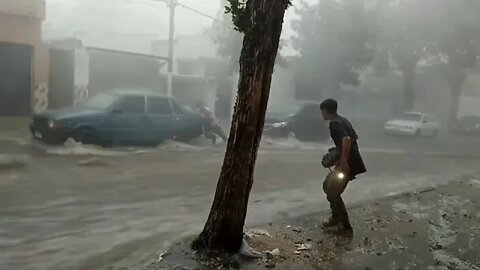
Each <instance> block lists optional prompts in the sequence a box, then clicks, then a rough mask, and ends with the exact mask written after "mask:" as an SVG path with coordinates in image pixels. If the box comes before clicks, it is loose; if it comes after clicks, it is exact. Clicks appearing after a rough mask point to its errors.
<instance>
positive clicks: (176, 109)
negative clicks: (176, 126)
mask: <svg viewBox="0 0 480 270" xmlns="http://www.w3.org/2000/svg"><path fill="white" fill-rule="evenodd" d="M171 103H172V108H173V113H174V114H177V115H180V114H183V109H182V108H181V107H180V106H179V105H178V104H177V103H175V102H174V101H171Z"/></svg>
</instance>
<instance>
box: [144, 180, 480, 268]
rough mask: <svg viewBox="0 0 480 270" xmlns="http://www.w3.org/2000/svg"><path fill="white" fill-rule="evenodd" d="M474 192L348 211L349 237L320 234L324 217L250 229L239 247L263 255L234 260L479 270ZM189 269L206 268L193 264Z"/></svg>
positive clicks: (479, 203) (414, 196)
mask: <svg viewBox="0 0 480 270" xmlns="http://www.w3.org/2000/svg"><path fill="white" fill-rule="evenodd" d="M469 184H472V186H473V188H472V186H470V185H469ZM479 192H480V185H478V186H477V185H476V184H474V183H472V181H471V180H470V179H468V180H462V181H458V182H453V183H449V184H447V185H444V186H439V187H437V188H436V189H434V190H430V191H428V192H422V193H410V194H406V195H405V196H399V197H396V198H388V199H384V200H382V202H381V203H375V202H371V203H365V204H363V205H361V206H360V207H355V208H353V209H350V211H349V212H350V217H351V221H352V223H353V227H354V235H353V236H342V235H335V234H333V233H327V232H325V231H323V230H322V229H321V226H320V224H322V222H323V221H324V220H325V219H326V218H327V215H326V213H325V214H323V215H319V214H313V215H308V216H304V217H301V218H296V219H294V220H286V221H284V223H280V224H272V225H271V226H269V230H268V232H267V233H265V232H266V231H263V230H250V231H249V234H250V235H252V236H253V237H251V238H250V245H251V248H250V245H248V244H247V243H246V241H244V242H245V243H246V245H245V247H242V249H244V248H245V249H248V250H253V249H256V250H263V256H262V257H261V258H260V257H257V258H256V259H253V260H251V259H250V260H246V261H245V260H239V261H238V265H239V266H241V267H239V268H241V269H245V270H262V269H266V268H267V269H273V268H275V269H303V270H310V269H345V270H347V269H348V270H349V269H362V270H363V269H460V270H463V269H465V270H466V269H473V270H480V257H479V256H478V254H479V252H480V234H479V233H478V231H479V229H480V226H479V225H478V224H480V214H478V213H477V209H478V208H479V207H480V200H478V193H479ZM286 224H289V225H286ZM242 246H243V245H242ZM193 257H195V256H193ZM170 258H171V257H170V256H169V257H168V259H167V260H163V261H162V262H161V263H160V264H158V265H157V266H158V267H157V268H148V270H159V269H170V268H165V265H168V261H169V260H170ZM173 263H175V260H174V261H173ZM195 263H197V264H195ZM192 265H194V267H193V269H204V268H202V267H200V266H201V264H200V265H198V261H197V262H195V261H193V262H192ZM195 265H197V266H198V267H197V268H195ZM217 265H221V264H219V263H217ZM161 266H162V267H164V268H161ZM239 268H222V267H220V268H218V267H217V268H208V269H239ZM135 270H136V269H135ZM142 270H143V269H142Z"/></svg>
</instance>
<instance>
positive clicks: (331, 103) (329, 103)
mask: <svg viewBox="0 0 480 270" xmlns="http://www.w3.org/2000/svg"><path fill="white" fill-rule="evenodd" d="M337 108H338V103H337V101H336V100H335V99H331V98H329V99H325V100H324V101H323V102H322V103H321V104H320V110H322V111H326V112H327V113H329V114H337Z"/></svg>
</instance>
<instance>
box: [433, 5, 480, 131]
mask: <svg viewBox="0 0 480 270" xmlns="http://www.w3.org/2000/svg"><path fill="white" fill-rule="evenodd" d="M431 7H432V10H433V9H434V10H436V12H437V13H438V16H437V20H436V21H435V28H432V31H434V33H435V37H434V40H433V44H432V45H431V46H430V48H429V52H430V53H431V54H432V55H433V56H434V57H436V64H437V65H438V66H439V67H440V70H441V71H442V77H443V78H445V80H446V82H447V84H448V86H449V87H450V90H451V103H450V108H449V124H450V125H453V124H455V123H456V121H457V115H458V109H459V102H460V96H461V93H462V88H463V86H464V84H465V81H466V79H467V76H468V74H469V72H470V71H471V70H472V69H473V68H474V67H475V65H476V64H477V60H478V58H479V57H480V30H479V29H480V17H479V16H478V14H479V13H480V2H479V1H470V0H457V1H448V0H442V1H435V3H433V4H432V6H431Z"/></svg>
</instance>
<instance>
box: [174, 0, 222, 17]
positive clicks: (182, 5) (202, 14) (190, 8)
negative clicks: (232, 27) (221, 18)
mask: <svg viewBox="0 0 480 270" xmlns="http://www.w3.org/2000/svg"><path fill="white" fill-rule="evenodd" d="M177 5H179V6H181V7H183V8H184V9H188V10H190V11H192V12H194V13H197V14H198V15H201V16H204V17H207V18H210V19H212V20H214V21H218V19H217V18H215V17H213V16H211V15H208V14H206V13H203V12H202V11H199V10H196V9H194V8H192V7H189V6H186V5H184V4H182V3H180V2H177Z"/></svg>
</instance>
